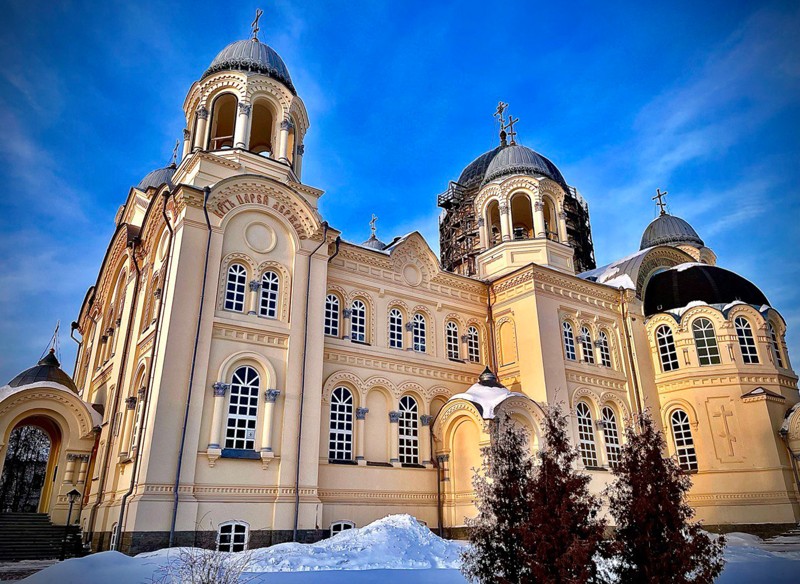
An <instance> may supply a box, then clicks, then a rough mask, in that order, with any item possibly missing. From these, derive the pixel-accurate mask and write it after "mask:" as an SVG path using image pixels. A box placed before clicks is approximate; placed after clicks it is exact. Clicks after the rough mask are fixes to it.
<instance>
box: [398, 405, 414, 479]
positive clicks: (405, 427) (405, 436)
mask: <svg viewBox="0 0 800 584" xmlns="http://www.w3.org/2000/svg"><path fill="white" fill-rule="evenodd" d="M418 413H419V407H418V406H417V400H415V399H414V398H413V397H411V396H410V395H404V396H403V397H402V398H401V399H400V418H399V419H398V421H397V423H398V424H399V427H398V429H397V430H398V437H399V441H400V443H399V446H400V448H399V452H400V462H401V463H404V464H418V463H419V425H418V422H419V416H418Z"/></svg>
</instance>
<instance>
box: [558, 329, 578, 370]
mask: <svg viewBox="0 0 800 584" xmlns="http://www.w3.org/2000/svg"><path fill="white" fill-rule="evenodd" d="M561 327H562V330H563V333H564V356H565V357H566V358H567V359H569V360H570V361H575V359H576V353H575V335H574V334H573V332H572V325H571V324H570V323H568V322H567V321H564V324H562V325H561Z"/></svg>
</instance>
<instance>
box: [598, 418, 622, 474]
mask: <svg viewBox="0 0 800 584" xmlns="http://www.w3.org/2000/svg"><path fill="white" fill-rule="evenodd" d="M602 413H603V418H602V426H603V440H604V441H605V443H606V458H607V459H608V465H609V466H611V467H615V466H617V464H619V452H620V448H619V429H618V428H617V416H616V415H614V410H612V409H611V408H610V407H608V406H606V407H604V408H603V412H602Z"/></svg>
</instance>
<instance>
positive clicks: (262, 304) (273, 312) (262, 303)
mask: <svg viewBox="0 0 800 584" xmlns="http://www.w3.org/2000/svg"><path fill="white" fill-rule="evenodd" d="M279 287H280V279H279V278H278V274H276V273H275V272H272V271H267V272H264V275H263V276H261V298H260V299H259V303H258V314H259V315H261V316H266V317H267V318H278V289H279Z"/></svg>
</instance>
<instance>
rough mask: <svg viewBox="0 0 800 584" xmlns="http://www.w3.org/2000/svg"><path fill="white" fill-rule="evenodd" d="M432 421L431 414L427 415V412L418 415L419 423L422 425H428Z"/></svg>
mask: <svg viewBox="0 0 800 584" xmlns="http://www.w3.org/2000/svg"><path fill="white" fill-rule="evenodd" d="M432 421H433V416H429V415H427V414H423V415H421V416H420V417H419V423H420V424H422V425H423V426H430V425H431V422H432Z"/></svg>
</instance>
